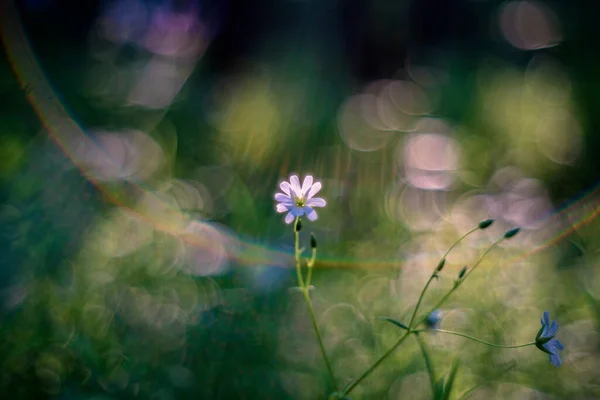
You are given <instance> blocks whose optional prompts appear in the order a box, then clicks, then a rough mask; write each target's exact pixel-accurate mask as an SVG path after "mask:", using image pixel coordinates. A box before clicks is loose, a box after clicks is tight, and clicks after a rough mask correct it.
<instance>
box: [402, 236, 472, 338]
mask: <svg viewBox="0 0 600 400" xmlns="http://www.w3.org/2000/svg"><path fill="white" fill-rule="evenodd" d="M478 230H479V226H477V227H475V228H473V229H471V230H470V231H468V232H467V233H465V234H464V235H462V236H461V237H460V238H458V240H457V241H456V242H454V244H453V245H452V246H450V248H449V249H448V250H447V251H446V253H445V254H444V255H443V256H442V258H441V260H443V259H444V258H446V257H447V256H448V254H450V252H451V251H452V250H453V249H454V248H455V247H456V246H457V245H458V244H459V243H460V242H462V241H463V239H464V238H466V237H467V236H469V235H470V234H471V233H473V232H475V231H478ZM441 260H440V262H441ZM437 272H438V271H437V267H436V269H435V270H433V273H432V274H431V276H430V277H429V280H428V281H427V283H426V284H425V287H424V288H423V290H422V291H421V295H420V296H419V300H418V301H417V305H416V306H415V309H414V311H413V314H412V317H410V322H409V324H408V326H409V329H412V328H413V322H415V317H416V316H417V312H418V311H419V307H420V306H421V302H422V301H423V297H425V292H426V291H427V288H429V285H430V284H431V281H433V279H434V278H435V277H436V276H437Z"/></svg>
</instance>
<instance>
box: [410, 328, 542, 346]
mask: <svg viewBox="0 0 600 400" xmlns="http://www.w3.org/2000/svg"><path fill="white" fill-rule="evenodd" d="M413 332H414V333H419V332H440V333H447V334H449V335H455V336H460V337H464V338H466V339H469V340H472V341H474V342H477V343H481V344H485V345H488V346H492V347H498V348H501V349H518V348H519V347H527V346H534V345H535V342H530V343H525V344H517V345H513V346H506V345H503V344H496V343H490V342H486V341H485V340H481V339H477V338H476V337H473V336H470V335H466V334H464V333H460V332H454V331H449V330H446V329H417V330H415V331H413Z"/></svg>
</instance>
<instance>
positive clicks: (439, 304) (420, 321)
mask: <svg viewBox="0 0 600 400" xmlns="http://www.w3.org/2000/svg"><path fill="white" fill-rule="evenodd" d="M503 240H504V238H502V239H499V240H497V241H495V242H494V243H493V244H492V245H491V246H490V247H488V248H487V250H486V251H484V252H483V254H482V255H481V257H479V259H478V260H477V262H475V264H473V267H472V268H471V269H470V270H469V271H468V272H467V274H466V275H465V276H464V277H463V278H462V279H460V280H457V281H456V283H455V285H454V287H452V289H450V291H448V293H446V294H445V295H444V296H443V297H442V298H441V299H440V301H438V302H437V304H436V305H435V306H433V308H432V309H431V311H430V312H428V313H427V314H425V315H424V316H423V318H421V319H420V320H419V322H418V323H416V324H415V326H419V325H420V324H422V323H423V321H425V320H426V319H427V316H428V315H429V314H430V313H432V312H433V311H435V310H437V309H438V308H440V306H441V305H442V304H444V302H445V301H446V300H447V299H448V297H450V296H451V295H452V293H454V292H455V291H456V289H458V288H459V287H460V285H462V283H463V282H464V281H465V279H467V277H468V276H469V275H470V274H471V273H472V272H473V271H475V269H476V268H477V267H478V266H479V264H481V262H482V261H483V259H484V258H485V256H487V255H488V254H489V253H490V251H492V250H493V249H494V248H495V247H496V246H498V245H499V244H500V243H501V242H502V241H503Z"/></svg>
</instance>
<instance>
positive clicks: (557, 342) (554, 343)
mask: <svg viewBox="0 0 600 400" xmlns="http://www.w3.org/2000/svg"><path fill="white" fill-rule="evenodd" d="M549 343H552V346H553V347H554V348H555V349H558V350H564V349H565V346H563V344H562V343H561V342H560V340H558V339H552V340H551V341H550V342H549Z"/></svg>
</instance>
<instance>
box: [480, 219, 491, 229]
mask: <svg viewBox="0 0 600 400" xmlns="http://www.w3.org/2000/svg"><path fill="white" fill-rule="evenodd" d="M493 223H494V220H493V219H491V218H490V219H486V220H484V221H481V222H480V223H479V229H485V228H488V227H489V226H490V225H492V224H493Z"/></svg>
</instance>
